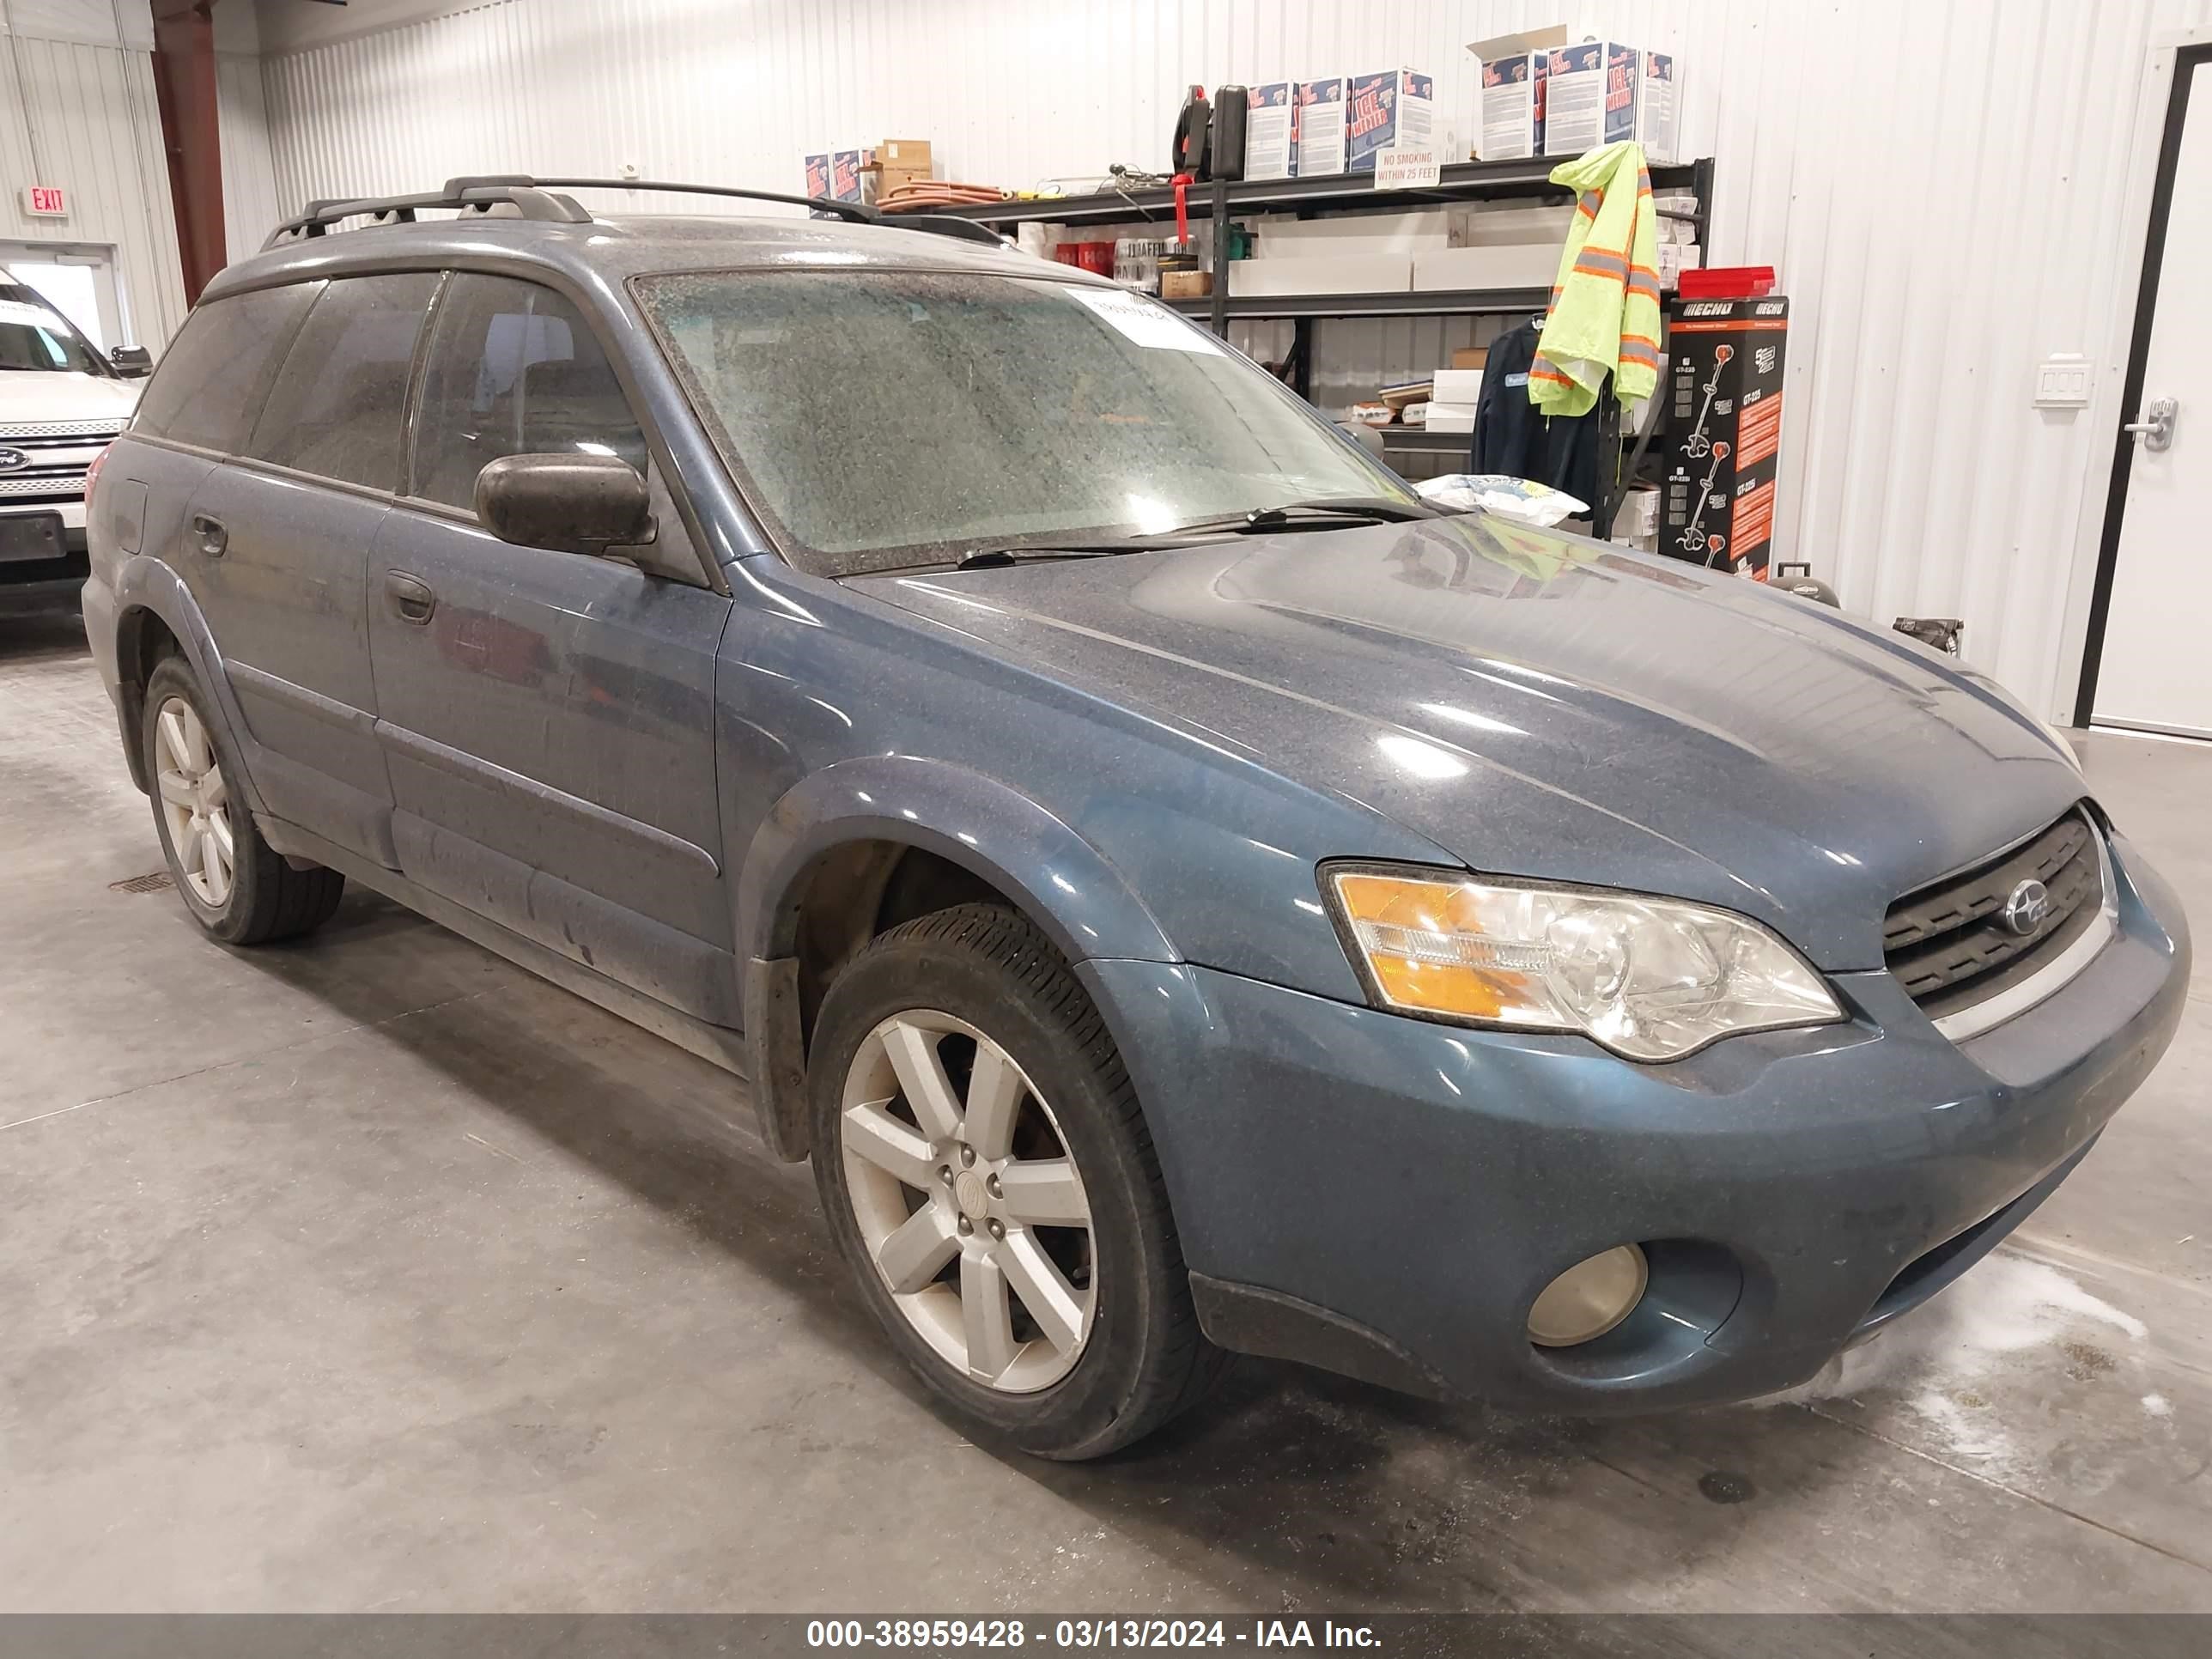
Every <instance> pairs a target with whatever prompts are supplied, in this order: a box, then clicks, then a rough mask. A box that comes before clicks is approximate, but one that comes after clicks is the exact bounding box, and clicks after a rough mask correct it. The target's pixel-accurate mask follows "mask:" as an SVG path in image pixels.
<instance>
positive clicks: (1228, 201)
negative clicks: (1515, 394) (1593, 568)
mask: <svg viewBox="0 0 2212 1659" xmlns="http://www.w3.org/2000/svg"><path fill="white" fill-rule="evenodd" d="M1558 165H1559V158H1558V157H1556V156H1551V157H1547V156H1535V157H1533V158H1530V159H1527V160H1522V161H1464V162H1460V163H1456V164H1455V165H1453V166H1450V167H1444V168H1443V169H1442V171H1441V173H1440V176H1439V178H1438V179H1437V183H1436V184H1435V185H1431V186H1423V187H1418V188H1415V189H1411V190H1377V189H1376V187H1375V182H1374V179H1373V178H1372V176H1371V175H1368V174H1363V173H1339V174H1332V175H1329V176H1327V177H1323V178H1317V179H1212V180H1210V181H1207V182H1203V183H1200V184H1195V185H1191V186H1190V187H1189V192H1188V198H1187V199H1188V210H1189V212H1190V213H1191V215H1192V216H1194V217H1196V216H1200V213H1201V210H1202V212H1203V216H1205V217H1206V218H1208V219H1210V220H1211V221H1212V237H1211V238H1210V241H1209V246H1211V247H1212V250H1213V256H1212V257H1213V258H1214V261H1215V266H1214V272H1213V291H1212V294H1210V295H1206V297H1205V298H1203V299H1196V300H1173V301H1168V302H1167V303H1169V304H1170V305H1172V306H1173V307H1175V308H1176V310H1177V311H1180V312H1182V313H1183V314H1184V315H1185V316H1187V317H1193V318H1196V319H1200V320H1202V321H1204V322H1205V323H1206V325H1207V326H1209V327H1210V328H1212V331H1214V332H1215V333H1216V334H1218V335H1220V336H1222V337H1224V338H1226V337H1227V336H1228V333H1229V325H1230V324H1231V323H1232V322H1239V321H1247V320H1250V321H1259V320H1262V319H1288V320H1289V321H1291V323H1292V324H1293V325H1294V327H1293V330H1292V338H1291V356H1290V359H1289V363H1290V368H1291V377H1290V378H1291V386H1293V387H1294V388H1296V390H1297V392H1298V393H1299V395H1300V396H1302V397H1304V396H1310V394H1311V390H1312V369H1313V325H1314V324H1315V323H1316V322H1319V321H1322V320H1324V319H1330V318H1340V317H1468V316H1506V315H1510V314H1511V313H1515V312H1523V311H1528V312H1533V311H1541V310H1542V309H1543V307H1544V306H1545V305H1546V303H1547V301H1549V300H1550V298H1551V295H1550V291H1549V290H1548V289H1535V288H1491V289H1449V290H1439V289H1413V290H1409V291H1406V292H1398V291H1395V290H1393V291H1391V292H1388V293H1373V294H1286V295H1231V293H1230V292H1229V283H1228V277H1227V272H1226V271H1225V270H1223V269H1222V264H1223V261H1222V259H1221V250H1223V249H1224V248H1225V247H1226V246H1228V241H1229V237H1228V228H1229V222H1230V220H1231V218H1232V217H1234V216H1237V215H1239V214H1261V213H1289V214H1294V215H1296V216H1297V217H1299V218H1301V219H1317V218H1325V217H1329V216H1334V215H1337V214H1345V213H1376V212H1391V211H1395V212H1403V211H1404V210H1407V209H1408V208H1419V207H1442V206H1451V205H1457V204H1466V203H1470V202H1510V201H1536V202H1571V201H1572V200H1573V199H1574V192H1573V191H1571V190H1568V189H1566V188H1565V187H1564V186H1561V185H1555V184H1553V182H1552V179H1551V173H1552V169H1553V167H1556V166H1558ZM1650 171H1651V188H1652V190H1653V191H1654V192H1655V193H1656V194H1659V195H1679V194H1683V193H1687V194H1690V195H1692V196H1694V197H1696V198H1697V209H1696V210H1695V211H1694V212H1693V213H1691V214H1689V215H1687V216H1686V217H1687V218H1688V219H1689V220H1690V222H1691V223H1692V224H1693V225H1694V226H1695V227H1696V231H1697V235H1696V240H1697V243H1698V246H1699V247H1700V248H1702V249H1705V250H1706V251H1707V252H1710V251H1711V247H1712V237H1711V213H1712V203H1713V162H1712V158H1711V157H1710V156H1706V157H1704V158H1702V159H1700V160H1699V161H1684V162H1680V163H1674V164H1670V165H1664V166H1656V167H1652V168H1651V170H1650ZM935 211H936V212H938V213H939V214H940V215H942V216H952V217H958V218H963V219H972V220H974V221H975V222H978V223H980V224H986V225H990V226H993V227H994V228H1000V229H1004V228H1007V227H1010V226H1013V225H1018V224H1024V223H1032V222H1042V223H1050V224H1056V225H1104V224H1128V223H1135V222H1159V221H1166V222H1169V223H1170V224H1171V223H1172V222H1173V221H1174V218H1175V192H1174V191H1173V190H1172V189H1171V188H1160V189H1147V190H1128V191H1101V192H1099V193H1097V194H1096V195H1090V196H1061V197H1030V198H1022V197H1015V198H1010V199H1008V200H1006V201H1003V202H987V203H982V204H976V205H974V206H969V207H957V208H942V209H938V210H935ZM891 222H893V223H896V217H894V218H893V219H892V220H891ZM1599 407H1600V409H1601V410H1602V411H1604V413H1603V415H1602V416H1601V419H1602V420H1603V421H1604V422H1605V425H1604V427H1603V428H1602V429H1601V433H1600V438H1601V453H1619V451H1620V428H1619V423H1618V422H1619V405H1617V404H1614V403H1613V400H1612V399H1611V398H1605V399H1602V400H1601V403H1600V404H1599ZM1654 424H1656V422H1647V424H1646V427H1645V430H1644V435H1643V436H1642V437H1640V438H1639V439H1638V442H1637V444H1636V447H1635V450H1634V452H1633V453H1632V455H1631V456H1630V457H1629V458H1628V459H1627V460H1626V462H1625V464H1624V465H1622V467H1621V468H1620V471H1619V472H1618V474H1617V476H1616V477H1614V478H1613V479H1612V480H1608V481H1607V487H1606V489H1604V491H1603V492H1601V493H1603V494H1604V495H1605V497H1606V499H1604V500H1603V501H1599V502H1596V503H1595V512H1594V513H1593V515H1592V524H1593V528H1594V529H1595V532H1596V533H1597V534H1598V535H1600V536H1601V537H1602V536H1605V535H1608V534H1610V533H1611V532H1612V528H1613V513H1614V511H1615V509H1616V508H1617V507H1619V506H1620V497H1621V495H1622V494H1623V493H1624V492H1625V490H1626V486H1627V483H1628V481H1629V480H1630V479H1632V478H1633V477H1635V471H1636V468H1637V466H1638V465H1639V464H1640V463H1641V461H1642V459H1643V455H1644V445H1645V443H1646V442H1648V441H1649V439H1650V428H1651V426H1652V425H1654ZM1418 431H1419V428H1403V429H1402V430H1401V429H1395V428H1394V429H1392V430H1390V431H1389V434H1388V435H1387V436H1386V441H1389V439H1392V438H1395V439H1397V440H1398V441H1399V442H1398V444H1397V447H1401V448H1405V449H1420V450H1426V451H1430V452H1443V451H1449V450H1453V449H1459V448H1464V447H1468V444H1469V442H1470V441H1469V439H1468V435H1467V434H1465V433H1463V432H1461V433H1443V432H1440V433H1432V434H1431V433H1421V434H1420V435H1419V437H1415V436H1413V434H1415V433H1416V432H1418Z"/></svg>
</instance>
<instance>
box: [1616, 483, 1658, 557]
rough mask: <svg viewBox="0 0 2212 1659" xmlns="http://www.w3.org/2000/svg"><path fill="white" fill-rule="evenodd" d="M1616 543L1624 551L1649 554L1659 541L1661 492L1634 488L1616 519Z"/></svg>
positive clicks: (1646, 487) (1646, 486)
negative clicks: (1625, 548)
mask: <svg viewBox="0 0 2212 1659" xmlns="http://www.w3.org/2000/svg"><path fill="white" fill-rule="evenodd" d="M1658 539H1659V491H1658V490H1657V489H1656V488H1654V487H1653V486H1652V485H1650V484H1634V485H1632V486H1631V487H1630V489H1629V490H1628V492H1627V494H1626V495H1623V496H1622V497H1621V499H1620V507H1617V508H1616V509H1614V512H1613V540H1614V541H1615V542H1617V543H1619V544H1620V545H1621V546H1623V547H1635V548H1641V549H1642V550H1644V551H1645V552H1647V553H1649V552H1650V551H1652V550H1654V549H1655V548H1656V545H1657V544H1658Z"/></svg>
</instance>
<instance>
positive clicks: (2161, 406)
mask: <svg viewBox="0 0 2212 1659" xmlns="http://www.w3.org/2000/svg"><path fill="white" fill-rule="evenodd" d="M2180 412H2181V405H2180V404H2179V402H2177V401H2176V400H2175V399H2173V398H2152V399H2151V401H2150V402H2148V403H2147V404H2144V405H2143V417H2144V418H2142V420H2140V421H2130V422H2127V424H2126V425H2124V426H2123V427H2122V428H2120V430H2121V431H2123V432H2133V433H2137V434H2140V435H2141V436H2142V447H2144V448H2145V449H2151V450H2159V449H2171V448H2172V447H2173V417H2174V416H2176V415H2179V413H2180Z"/></svg>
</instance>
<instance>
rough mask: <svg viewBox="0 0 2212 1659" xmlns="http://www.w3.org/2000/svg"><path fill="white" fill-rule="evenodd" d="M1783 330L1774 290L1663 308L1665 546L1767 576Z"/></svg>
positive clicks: (1785, 311) (1782, 307)
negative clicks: (1665, 365) (1745, 297)
mask: <svg viewBox="0 0 2212 1659" xmlns="http://www.w3.org/2000/svg"><path fill="white" fill-rule="evenodd" d="M1789 330H1790V301H1788V300H1787V299H1786V298H1784V296H1782V295H1766V296H1765V297H1764V298H1762V299H1756V300H1677V301H1673V302H1672V303H1671V304H1670V305H1669V306H1668V342H1667V343H1668V373H1667V378H1666V379H1665V380H1663V381H1662V382H1661V386H1660V395H1661V396H1662V397H1663V398H1666V400H1667V452H1666V453H1667V471H1666V483H1665V486H1664V495H1665V499H1664V500H1663V501H1662V502H1661V503H1660V513H1661V529H1660V536H1659V550H1660V551H1661V552H1662V553H1668V554H1672V555H1673V556H1675V557H1677V558H1682V559H1688V560H1690V561H1692V562H1694V563H1699V564H1709V565H1711V566H1713V567H1715V568H1719V569H1724V570H1733V571H1735V573H1736V574H1739V575H1746V576H1757V577H1760V578H1762V579H1763V578H1764V577H1765V574H1766V560H1767V555H1768V553H1769V551H1770V550H1771V547H1772V544H1773V539H1774V488H1775V477H1776V473H1777V471H1778V455H1779V453H1780V449H1781V442H1782V383H1783V371H1784V367H1785V362H1786V356H1787V350H1786V349H1787V346H1788V343H1789Z"/></svg>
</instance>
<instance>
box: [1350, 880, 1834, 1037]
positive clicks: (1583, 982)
mask: <svg viewBox="0 0 2212 1659" xmlns="http://www.w3.org/2000/svg"><path fill="white" fill-rule="evenodd" d="M1324 876H1325V885H1326V886H1327V887H1328V889H1329V890H1330V892H1331V896H1333V897H1334V900H1335V902H1336V908H1337V919H1338V924H1339V927H1340V928H1341V930H1342V932H1343V933H1344V935H1345V939H1346V945H1347V946H1348V947H1349V949H1350V950H1351V951H1352V957H1353V960H1354V962H1355V963H1358V964H1359V965H1360V966H1362V967H1363V968H1364V969H1365V977H1366V979H1367V981H1368V987H1369V989H1370V993H1371V994H1373V996H1374V997H1375V999H1376V1001H1377V1002H1378V1003H1379V1004H1380V1005H1381V1006H1383V1007H1386V1008H1391V1009H1395V1010H1397V1011H1398V1012H1402V1013H1409V1014H1419V1015H1424V1016H1426V1017H1428V1018H1435V1019H1450V1020H1461V1021H1464V1022H1466V1023H1468V1024H1476V1025H1498V1026H1505V1027H1509V1028H1511V1029H1513V1030H1524V1031H1581V1032H1583V1033H1586V1034H1587V1035H1588V1036H1591V1037H1593V1038H1595V1040H1596V1041H1597V1042H1601V1043H1602V1044H1604V1045H1605V1046H1606V1047H1607V1048H1610V1049H1612V1050H1613V1053H1615V1054H1620V1055H1623V1056H1625V1057H1626V1058H1627V1059H1630V1060H1679V1059H1680V1058H1681V1057H1682V1056H1683V1055H1685V1054H1692V1053H1693V1052H1695V1051H1696V1050H1698V1049H1699V1048H1704V1047H1705V1045H1706V1044H1707V1043H1709V1042H1714V1041H1716V1040H1717V1039H1718V1038H1721V1037H1724V1036H1729V1035H1731V1034H1733V1033H1735V1032H1738V1031H1764V1030H1774V1029H1775V1028H1777V1027H1780V1026H1788V1025H1825V1024H1829V1023H1830V1022H1832V1021H1834V1020H1839V1019H1841V1018H1843V1017H1844V1016H1843V1010H1842V1009H1840V1008H1838V1006H1836V1000H1835V999H1834V998H1833V997H1832V996H1831V995H1830V994H1828V988H1827V987H1826V985H1824V984H1822V983H1821V981H1820V975H1818V974H1816V973H1814V971H1813V969H1811V968H1810V967H1808V965H1807V964H1806V963H1805V962H1804V961H1803V960H1802V958H1801V957H1799V956H1798V955H1797V953H1796V951H1792V950H1791V949H1790V947H1789V946H1788V945H1784V943H1783V942H1782V941H1781V940H1780V939H1777V938H1776V937H1775V936H1774V935H1773V934H1772V933H1769V932H1768V931H1767V930H1766V929H1765V928H1764V927H1760V926H1759V924H1758V923H1757V922H1755V921H1751V920H1750V919H1748V918H1747V917H1744V916H1738V915H1730V914H1729V912H1727V911H1725V910H1714V909H1711V908H1707V907H1706V906H1705V905H1702V904H1686V903H1684V902H1681V901H1680V900H1677V899H1663V898H1647V897H1644V896H1641V895H1638V894H1631V893H1611V892H1601V891H1596V890H1582V889H1577V888H1571V887H1538V886H1525V887H1524V886H1519V885H1514V886H1507V885H1504V884H1499V883H1495V882H1486V881H1477V880H1474V879H1473V878H1461V877H1455V876H1452V875H1449V874H1448V873H1445V872H1441V871H1424V870H1417V869H1405V868H1399V867H1394V866H1382V867H1378V866H1360V865H1337V866H1331V867H1329V868H1328V869H1327V870H1326V871H1325V872H1324Z"/></svg>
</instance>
